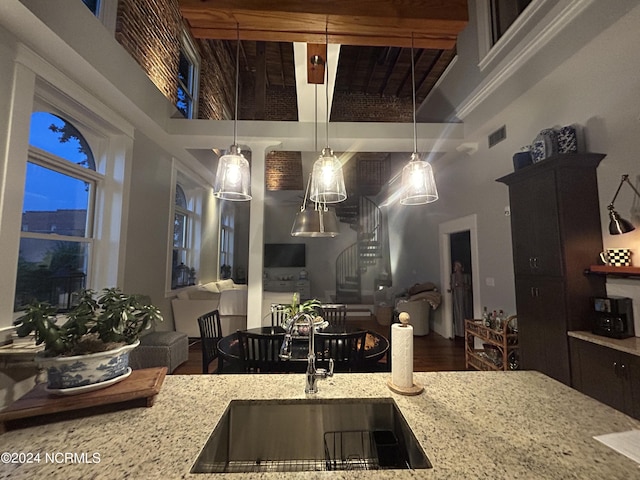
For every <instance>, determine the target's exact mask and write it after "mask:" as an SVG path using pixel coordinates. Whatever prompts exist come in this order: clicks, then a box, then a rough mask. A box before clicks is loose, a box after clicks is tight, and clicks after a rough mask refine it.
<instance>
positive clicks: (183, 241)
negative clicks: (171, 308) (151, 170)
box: [171, 184, 196, 289]
mask: <svg viewBox="0 0 640 480" xmlns="http://www.w3.org/2000/svg"><path fill="white" fill-rule="evenodd" d="M193 236H194V235H193V211H192V210H190V209H189V202H188V201H187V196H186V194H185V192H184V189H183V188H182V186H180V185H179V184H177V185H176V199H175V206H174V215H173V256H172V262H171V288H172V289H175V288H181V287H186V286H188V285H194V284H195V280H196V279H195V268H194V267H193V265H191V266H189V265H190V263H191V264H193V254H192V249H193V241H192V239H193Z"/></svg>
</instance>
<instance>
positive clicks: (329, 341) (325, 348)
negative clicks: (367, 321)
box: [315, 330, 367, 371]
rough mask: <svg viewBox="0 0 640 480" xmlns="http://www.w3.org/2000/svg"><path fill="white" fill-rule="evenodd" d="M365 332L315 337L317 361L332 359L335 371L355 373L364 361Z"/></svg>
mask: <svg viewBox="0 0 640 480" xmlns="http://www.w3.org/2000/svg"><path fill="white" fill-rule="evenodd" d="M366 338H367V331H366V330H360V331H357V332H350V333H322V332H318V333H316V335H315V353H316V360H317V361H327V362H328V361H329V359H330V358H333V361H334V365H335V368H336V370H338V371H340V370H342V371H356V370H358V369H360V367H361V366H362V363H363V361H364V347H365V342H366Z"/></svg>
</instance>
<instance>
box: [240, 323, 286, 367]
mask: <svg viewBox="0 0 640 480" xmlns="http://www.w3.org/2000/svg"><path fill="white" fill-rule="evenodd" d="M238 340H239V343H240V358H241V360H242V362H243V364H244V368H245V371H246V372H247V373H250V372H251V373H265V372H278V371H282V368H281V363H282V361H281V360H280V356H279V354H280V347H281V346H282V342H283V341H284V333H278V334H269V335H264V334H261V333H251V332H246V331H244V330H238Z"/></svg>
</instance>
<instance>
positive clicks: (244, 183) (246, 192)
mask: <svg viewBox="0 0 640 480" xmlns="http://www.w3.org/2000/svg"><path fill="white" fill-rule="evenodd" d="M236 26H237V29H236V31H237V41H236V100H235V113H234V117H233V145H231V147H229V152H228V153H227V154H225V155H223V156H222V157H220V159H219V160H218V170H217V171H216V181H215V183H214V185H213V194H214V195H215V196H216V197H218V198H220V199H222V200H233V201H247V200H251V174H250V171H249V162H248V161H247V159H246V158H244V155H242V153H241V150H240V147H238V84H239V79H238V78H239V76H240V24H236Z"/></svg>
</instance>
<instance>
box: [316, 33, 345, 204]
mask: <svg viewBox="0 0 640 480" xmlns="http://www.w3.org/2000/svg"><path fill="white" fill-rule="evenodd" d="M326 43H327V57H328V56H329V34H328V32H326ZM324 65H325V73H326V78H325V101H326V108H327V123H326V133H327V146H326V147H325V148H323V149H322V152H321V153H320V157H319V158H318V159H317V160H316V161H315V163H314V164H313V170H312V171H311V191H310V192H309V198H310V199H311V201H313V202H319V203H338V202H342V201H344V200H346V199H347V189H346V188H345V185H344V173H343V171H342V163H341V162H340V160H338V157H336V156H335V155H334V154H333V150H331V148H329V60H328V59H325V64H324ZM316 121H317V120H316Z"/></svg>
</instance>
